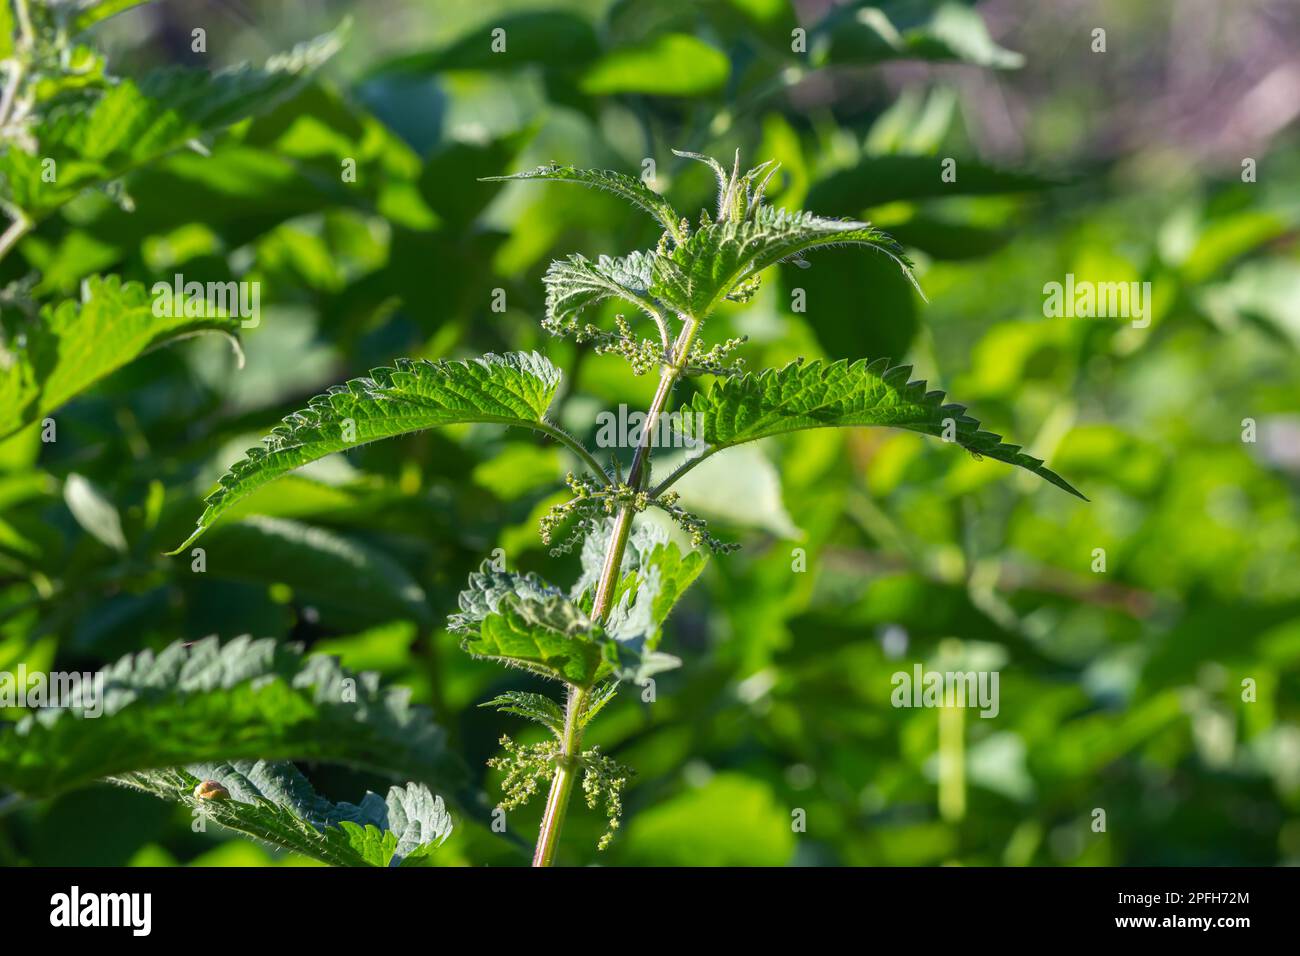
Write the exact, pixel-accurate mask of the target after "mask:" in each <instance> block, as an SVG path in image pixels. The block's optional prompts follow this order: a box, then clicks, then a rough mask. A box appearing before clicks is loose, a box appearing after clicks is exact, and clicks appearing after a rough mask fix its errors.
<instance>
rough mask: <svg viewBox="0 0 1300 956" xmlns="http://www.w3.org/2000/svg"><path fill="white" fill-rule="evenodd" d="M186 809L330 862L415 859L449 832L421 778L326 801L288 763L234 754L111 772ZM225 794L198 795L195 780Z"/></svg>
mask: <svg viewBox="0 0 1300 956" xmlns="http://www.w3.org/2000/svg"><path fill="white" fill-rule="evenodd" d="M112 781H113V782H114V783H118V784H121V785H123V786H127V787H132V788H134V789H137V790H143V791H145V792H146V793H151V794H153V795H154V796H156V797H159V798H161V799H163V800H172V801H175V802H177V803H180V804H183V805H185V806H187V807H189V808H190V810H191V811H192V812H193V813H195V814H196V818H201V819H203V820H205V821H211V822H213V823H216V824H218V825H219V826H223V827H225V828H226V829H228V830H235V831H237V832H239V833H243V834H247V835H248V836H251V837H254V838H255V839H257V840H261V841H263V842H266V843H269V844H271V845H272V846H276V847H279V848H280V849H284V850H290V851H292V852H294V853H301V854H303V855H304V856H309V857H311V858H313V859H316V860H320V861H321V862H322V863H328V864H330V865H332V866H422V865H426V864H427V863H428V862H429V861H430V858H431V857H432V855H433V852H434V851H435V850H436V849H437V848H438V847H439V846H441V845H442V843H443V842H444V841H445V840H446V839H447V837H448V836H449V835H450V834H451V830H452V823H451V817H450V815H449V814H448V813H447V810H446V808H445V807H444V806H443V802H442V798H441V797H435V796H434V795H433V794H432V793H431V792H430V791H429V788H428V787H426V786H424V785H423V784H418V783H411V784H407V785H406V786H405V787H392V788H391V789H390V790H389V791H388V796H387V798H384V797H381V796H379V794H377V793H370V792H368V793H366V795H365V797H364V798H362V800H361V802H360V803H359V804H351V803H331V802H330V801H329V800H326V799H325V798H324V797H322V796H320V795H319V794H317V793H316V792H315V790H313V789H312V787H311V784H309V783H308V782H307V779H306V778H305V777H304V776H303V775H302V774H301V773H299V771H298V769H297V768H296V767H295V766H294V765H293V764H290V763H267V762H265V761H261V760H259V761H256V762H253V761H235V762H234V763H206V764H191V765H189V766H187V767H184V768H171V769H166V770H145V771H138V772H135V773H129V774H123V775H121V776H117V777H114V778H112ZM209 781H211V782H213V783H217V784H220V785H221V787H222V788H224V790H225V792H226V794H228V796H222V797H221V798H218V799H210V798H204V797H198V796H196V795H195V788H196V787H198V786H199V785H200V784H202V783H206V782H209Z"/></svg>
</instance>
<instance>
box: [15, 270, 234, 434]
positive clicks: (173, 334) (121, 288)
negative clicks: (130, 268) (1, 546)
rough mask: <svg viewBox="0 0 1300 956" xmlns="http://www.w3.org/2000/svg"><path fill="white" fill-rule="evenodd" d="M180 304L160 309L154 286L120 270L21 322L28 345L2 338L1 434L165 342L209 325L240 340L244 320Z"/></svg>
mask: <svg viewBox="0 0 1300 956" xmlns="http://www.w3.org/2000/svg"><path fill="white" fill-rule="evenodd" d="M179 306H180V307H179V308H175V309H172V310H170V312H171V314H170V315H162V316H158V315H155V314H154V310H153V298H152V296H151V295H150V293H149V291H148V290H147V289H146V288H145V287H144V286H143V285H141V284H140V283H138V282H125V283H124V282H122V281H121V280H120V279H119V278H118V277H117V276H105V277H102V278H101V277H99V276H95V277H92V278H89V279H87V280H86V281H85V282H84V283H83V284H82V293H81V301H80V302H76V301H74V300H65V301H63V302H61V303H59V304H58V305H57V306H53V305H47V306H45V307H44V308H43V309H42V310H41V314H40V316H39V318H38V320H37V321H35V322H32V323H30V324H29V326H27V327H20V328H22V331H23V332H24V338H25V341H24V343H23V344H22V345H20V346H16V347H15V346H6V345H5V344H3V343H0V439H3V438H5V437H7V436H9V435H12V434H13V433H14V432H16V431H19V430H20V429H21V428H23V426H25V425H27V424H30V423H31V422H34V421H38V420H40V419H41V418H44V417H45V416H46V415H49V414H50V413H51V412H54V411H57V410H58V409H59V408H61V407H62V406H63V405H64V404H66V403H67V402H68V401H70V400H71V399H73V398H75V397H76V396H77V395H79V394H81V393H82V392H84V391H86V390H87V389H88V388H90V387H91V386H92V385H94V384H95V383H96V382H98V381H99V380H100V379H102V378H104V377H106V376H107V375H109V374H111V373H113V372H115V371H117V370H118V369H120V368H122V367H123V366H124V365H127V364H129V363H131V362H133V361H134V360H135V359H137V358H139V357H140V356H141V355H143V354H145V353H146V352H148V351H150V350H152V349H155V348H158V347H159V346H162V345H166V344H168V343H170V342H175V341H176V340H178V339H182V338H186V337H187V336H191V335H197V334H199V333H201V332H222V333H225V334H226V335H229V336H230V337H231V340H232V341H236V342H237V340H236V339H235V336H236V334H237V333H238V332H239V325H240V320H239V319H237V318H231V317H228V316H224V315H214V314H205V315H202V316H187V315H185V312H186V309H185V303H184V302H182V303H179ZM213 311H215V310H211V309H205V310H204V312H205V313H211V312H213Z"/></svg>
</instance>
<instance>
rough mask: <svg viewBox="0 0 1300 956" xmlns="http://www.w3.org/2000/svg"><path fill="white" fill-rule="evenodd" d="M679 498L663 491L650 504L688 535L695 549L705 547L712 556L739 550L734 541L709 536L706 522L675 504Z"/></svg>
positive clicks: (673, 493) (674, 494)
mask: <svg viewBox="0 0 1300 956" xmlns="http://www.w3.org/2000/svg"><path fill="white" fill-rule="evenodd" d="M680 497H681V496H680V495H678V494H677V492H675V491H665V492H664V493H663V494H662V495H660V496H659V497H658V498H655V499H654V500H652V501H651V502H650V504H652V505H654V506H655V507H656V508H659V509H660V510H661V511H663V512H664V514H666V515H668V517H670V518H672V520H673V522H674V523H675V524H676V525H677V527H679V528H681V529H682V530H683V531H685V532H686V533H687V534H689V535H690V536H691V544H693V545H694V546H695V547H697V548H698V547H700V546H702V545H703V546H707V547H708V549H709V550H710V551H712V552H713V553H714V554H730V553H731V552H733V551H739V550H740V545H738V544H736V543H735V542H734V541H723V540H722V539H721V538H717V537H715V536H714V535H712V534H710V533H709V523H708V522H707V521H705V520H704V519H703V518H701V517H700V516H699V515H697V514H694V513H693V512H690V511H687V510H686V509H685V508H683V507H681V505H679V504H677V501H678V498H680Z"/></svg>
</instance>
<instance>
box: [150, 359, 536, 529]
mask: <svg viewBox="0 0 1300 956" xmlns="http://www.w3.org/2000/svg"><path fill="white" fill-rule="evenodd" d="M559 386H560V370H559V369H557V368H556V367H555V366H554V365H552V364H551V363H550V362H549V361H548V360H547V359H546V358H544V357H543V356H541V355H539V354H538V353H536V352H507V353H506V354H504V355H495V354H493V353H488V354H487V355H484V356H483V357H482V358H477V359H472V360H469V361H464V362H449V361H440V362H430V361H428V360H419V361H412V360H410V359H400V360H399V361H398V362H397V364H396V366H394V367H392V368H380V369H375V370H373V371H372V372H371V373H370V375H369V376H367V377H365V378H356V379H353V380H351V381H350V382H347V383H346V384H344V385H336V386H335V387H334V388H331V389H330V390H329V391H328V392H326V393H325V394H324V395H318V396H316V397H315V398H313V399H312V400H311V401H310V402H308V404H307V407H306V408H305V409H303V410H302V411H299V412H294V413H293V414H292V415H289V416H288V417H286V418H285V419H284V420H283V421H282V422H281V424H280V425H279V426H277V427H276V428H274V429H273V430H272V431H271V434H270V435H268V436H267V437H266V438H264V439H262V446H261V447H258V448H250V449H249V450H248V451H247V452H246V453H245V457H244V458H243V459H241V460H240V461H237V462H235V464H233V465H231V467H230V470H229V471H227V472H226V474H225V475H223V476H222V477H221V479H220V481H219V485H218V487H217V489H216V490H215V491H214V492H212V494H210V495H208V497H207V499H206V504H207V508H206V509H205V510H204V512H203V514H202V516H200V518H199V522H198V527H197V528H196V529H195V531H194V533H193V534H192V535H190V536H189V538H187V539H186V540H185V541H184V542H182V543H181V545H180V546H179V547H177V548H176V550H175V551H172V552H169V553H171V554H177V553H179V552H180V551H182V550H184V549H185V548H187V547H188V546H189V545H190V544H192V543H193V542H194V541H195V540H196V539H197V538H198V537H199V536H200V535H201V534H203V532H205V531H206V530H207V529H208V528H210V527H211V526H212V524H213V522H214V521H216V520H217V518H219V517H220V516H221V515H222V513H224V512H225V511H227V510H228V509H229V508H230V507H231V506H232V505H234V504H235V502H237V501H239V500H240V499H242V498H245V497H247V496H248V495H249V494H251V493H252V492H254V491H256V490H257V489H258V488H260V487H262V486H263V485H265V484H267V483H268V482H271V481H274V480H275V479H276V478H279V477H280V476H282V475H284V474H287V473H288V472H290V471H292V470H293V469H295V468H299V467H301V466H302V465H305V464H307V463H308V462H312V461H316V460H317V459H320V458H324V457H325V456H326V455H332V454H334V453H335V452H340V451H346V450H348V449H349V448H355V447H357V446H359V445H364V444H367V443H368V442H372V441H378V440H380V439H382V438H393V437H395V436H398V435H407V434H410V433H411V432H417V431H423V430H424V429H426V428H434V427H436V426H440V425H456V424H463V423H468V422H490V423H495V424H498V425H517V426H520V427H523V428H535V429H539V430H540V429H541V428H543V427H544V426H545V424H546V421H545V420H546V411H547V409H548V408H550V405H551V402H552V401H553V400H554V398H555V393H556V391H557V390H558V389H559Z"/></svg>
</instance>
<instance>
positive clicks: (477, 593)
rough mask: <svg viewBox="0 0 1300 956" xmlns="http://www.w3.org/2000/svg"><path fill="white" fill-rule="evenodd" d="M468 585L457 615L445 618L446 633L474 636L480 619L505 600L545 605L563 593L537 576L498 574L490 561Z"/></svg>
mask: <svg viewBox="0 0 1300 956" xmlns="http://www.w3.org/2000/svg"><path fill="white" fill-rule="evenodd" d="M468 583H469V586H468V587H466V588H465V590H463V591H461V592H460V597H459V598H458V599H457V603H458V605H459V606H460V612H459V613H457V614H452V615H450V616H449V617H448V618H447V630H449V631H451V632H452V633H453V634H460V635H462V636H464V635H472V634H477V633H478V632H479V625H480V624H482V623H483V619H484V618H485V617H487V616H488V615H489V614H495V613H496V610H497V608H498V607H499V606H500V604H501V602H502V601H503V600H505V599H506V598H507V597H512V596H513V597H519V598H522V599H524V600H528V601H545V600H546V599H548V598H552V597H555V596H557V595H560V594H562V593H563V592H562V591H561V590H560V589H559V588H557V587H553V586H552V585H550V584H547V583H546V582H545V581H543V580H542V579H541V578H539V577H538V576H537V575H536V574H532V573H529V574H519V573H517V572H515V571H505V570H500V571H499V570H497V569H496V568H494V567H493V566H492V562H490V561H484V562H483V564H482V566H481V567H480V568H479V570H477V571H474V572H472V573H471V574H470V576H469V582H468Z"/></svg>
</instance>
